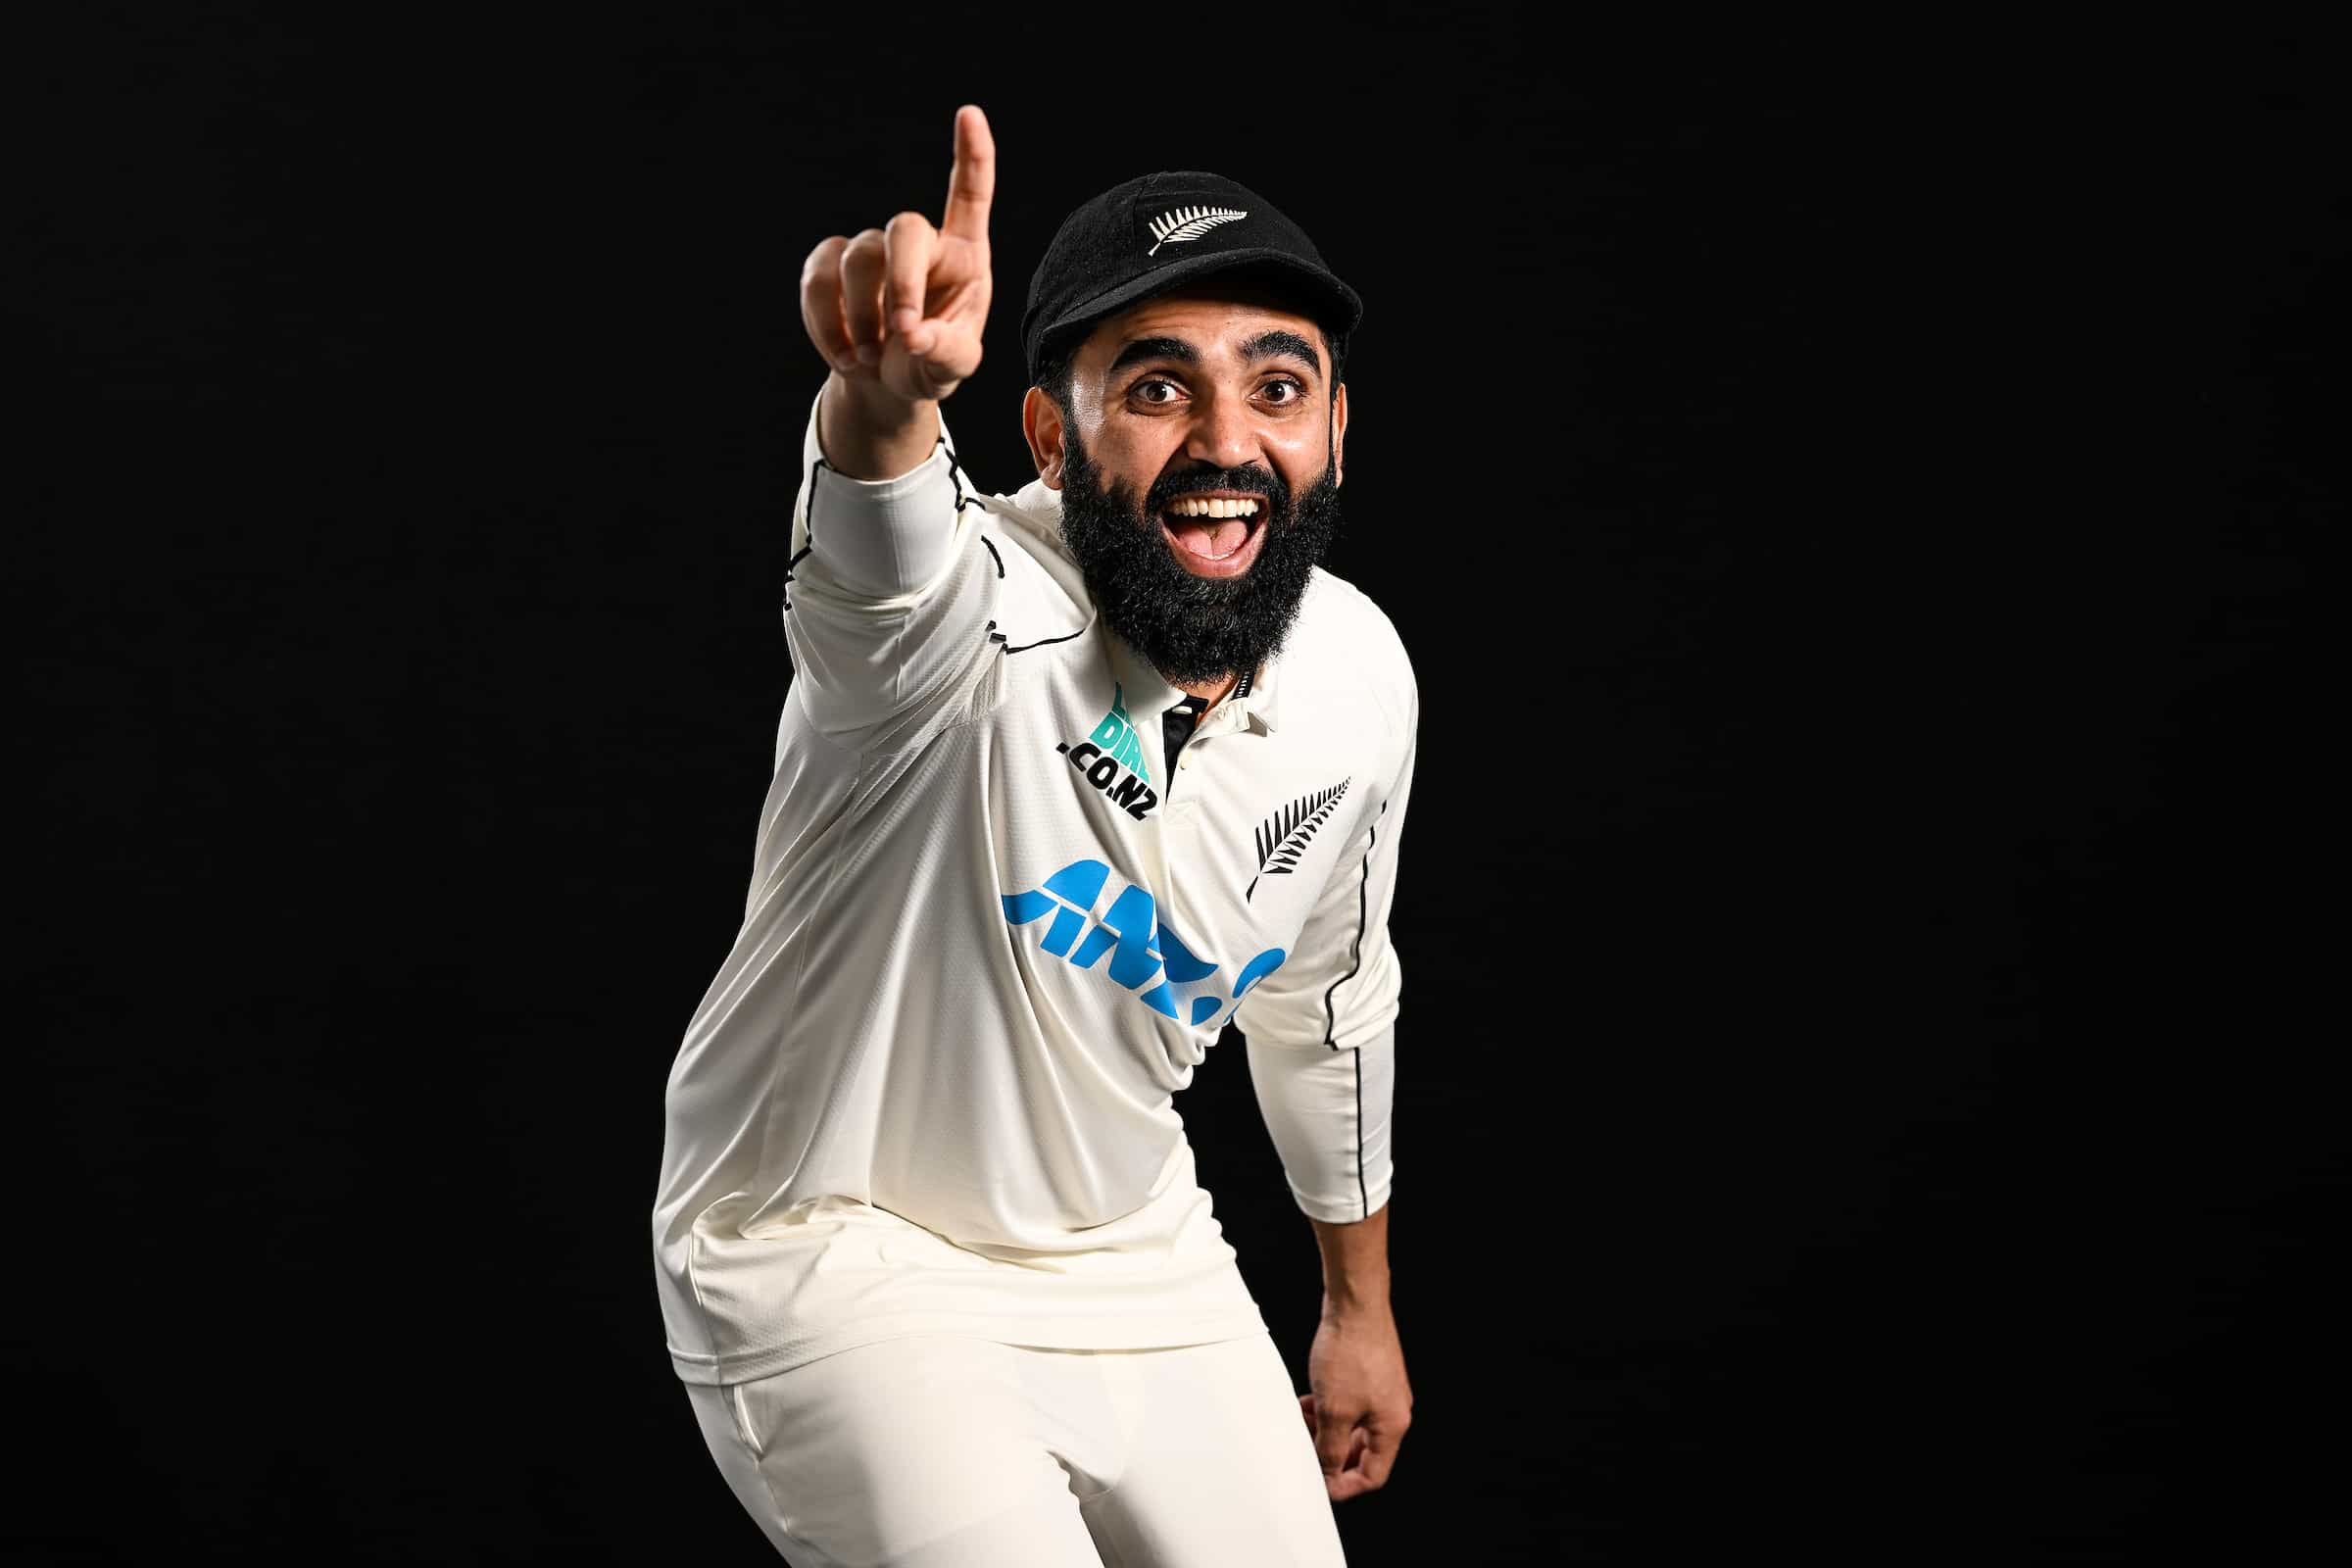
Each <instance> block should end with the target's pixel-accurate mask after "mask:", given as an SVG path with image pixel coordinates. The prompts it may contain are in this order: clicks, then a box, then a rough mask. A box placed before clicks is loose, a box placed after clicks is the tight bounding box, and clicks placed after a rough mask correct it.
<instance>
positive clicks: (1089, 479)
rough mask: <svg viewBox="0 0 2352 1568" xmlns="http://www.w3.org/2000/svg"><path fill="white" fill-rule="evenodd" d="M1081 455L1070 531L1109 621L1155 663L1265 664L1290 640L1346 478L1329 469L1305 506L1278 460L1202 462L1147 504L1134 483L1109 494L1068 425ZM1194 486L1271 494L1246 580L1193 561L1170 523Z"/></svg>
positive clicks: (1230, 672)
mask: <svg viewBox="0 0 2352 1568" xmlns="http://www.w3.org/2000/svg"><path fill="white" fill-rule="evenodd" d="M1062 430H1063V435H1062V439H1063V441H1064V443H1065V444H1066V445H1067V446H1068V448H1069V452H1068V456H1067V459H1066V461H1065V464H1064V468H1063V475H1062V481H1061V537H1062V541H1063V543H1065V544H1067V545H1068V546H1069V548H1070V554H1071V555H1072V556H1073V557H1075V558H1076V560H1077V562H1078V569H1079V573H1080V575H1081V576H1083V577H1084V578H1085V580H1086V588H1087V592H1088V593H1090V594H1092V595H1093V596H1094V600H1095V604H1096V606H1097V608H1098V609H1099V610H1100V611H1101V612H1102V615H1103V623H1104V624H1105V625H1107V626H1108V627H1109V628H1110V629H1111V630H1112V631H1114V632H1116V633H1117V634H1118V635H1119V637H1120V638H1121V639H1123V640H1124V641H1125V642H1126V643H1127V645H1128V646H1129V647H1130V648H1133V649H1134V650H1135V651H1136V652H1137V653H1139V654H1141V655H1142V656H1143V657H1144V658H1145V659H1146V660H1148V661H1150V662H1151V663H1152V666H1153V667H1154V668H1156V669H1157V670H1158V671H1159V672H1160V674H1161V675H1163V676H1165V677H1166V678H1167V680H1168V681H1169V683H1170V684H1180V683H1183V682H1188V681H1192V682H1199V681H1217V680H1223V679H1226V678H1227V677H1229V676H1232V677H1238V676H1240V675H1241V674H1243V673H1244V672H1249V673H1255V671H1256V669H1257V666H1258V665H1259V663H1260V662H1263V661H1264V660H1265V659H1266V657H1267V656H1268V655H1270V654H1273V653H1275V652H1276V651H1277V650H1279V649H1280V648H1281V647H1282V641H1283V638H1284V637H1286V636H1287V635H1289V633H1290V629H1291V625H1292V623H1293V622H1294V621H1296V620H1297V619H1298V618H1299V598H1300V597H1301V596H1302V595H1303V594H1304V593H1305V592H1306V584H1307V578H1308V576H1309V574H1310V573H1311V572H1312V571H1313V570H1314V568H1315V565H1316V564H1317V563H1318V562H1320V561H1321V560H1322V559H1323V556H1324V553H1325V552H1326V551H1327V550H1329V549H1330V548H1331V541H1332V540H1333V538H1334V537H1336V536H1337V535H1338V533H1339V531H1340V488H1339V476H1338V474H1337V472H1336V471H1335V469H1334V466H1331V465H1326V466H1325V467H1324V469H1323V473H1322V475H1321V477H1319V478H1317V479H1316V480H1315V482H1314V483H1312V484H1310V485H1308V486H1307V488H1306V490H1305V491H1304V492H1303V493H1301V494H1300V495H1299V496H1298V498H1297V503H1296V505H1294V504H1293V498H1292V495H1291V491H1290V487H1289V486H1287V485H1285V484H1284V483H1283V480H1282V476H1281V475H1280V474H1278V473H1275V472H1272V471H1271V470H1268V469H1259V468H1243V469H1241V470H1239V471H1238V472H1233V473H1227V472H1224V471H1222V470H1219V469H1206V470H1203V469H1198V468H1196V469H1193V470H1191V471H1190V472H1186V473H1179V474H1173V475H1165V476H1163V477H1162V478H1161V479H1160V480H1159V482H1158V483H1156V484H1154V485H1153V486H1152V493H1151V495H1150V496H1149V497H1147V498H1146V500H1145V503H1144V504H1141V505H1139V504H1138V503H1137V501H1136V498H1135V490H1134V487H1133V486H1131V485H1128V484H1125V483H1114V484H1112V485H1111V487H1110V489H1109V491H1108V493H1107V494H1105V493H1104V491H1103V488H1102V486H1101V483H1100V481H1101V478H1102V470H1101V469H1100V468H1098V467H1096V466H1095V464H1094V460H1093V459H1092V458H1090V457H1089V456H1088V455H1087V452H1086V448H1085V447H1084V446H1082V445H1081V444H1080V443H1079V440H1078V432H1077V431H1076V430H1074V429H1072V428H1070V427H1069V426H1068V425H1067V424H1064V425H1063V427H1062ZM1189 490H1238V491H1244V492H1247V493H1249V494H1251V495H1255V496H1258V497H1260V498H1261V499H1260V502H1259V507H1260V510H1261V512H1263V514H1264V520H1263V521H1261V522H1259V524H1258V527H1259V528H1260V529H1262V530H1263V531H1264V534H1265V537H1264V538H1262V539H1260V540H1259V541H1258V543H1257V559H1256V560H1255V561H1252V562H1251V563H1250V569H1249V570H1247V571H1245V572H1243V573H1242V574H1241V575H1240V576H1238V577H1201V576H1197V575H1195V574H1194V573H1193V572H1191V571H1188V570H1186V569H1185V565H1184V563H1182V562H1181V561H1178V560H1177V559H1176V555H1175V552H1174V551H1173V550H1172V549H1171V548H1170V547H1169V545H1168V541H1167V538H1166V536H1165V535H1164V534H1163V533H1162V532H1161V531H1160V526H1159V517H1160V513H1161V511H1162V510H1163V509H1164V508H1166V507H1167V506H1168V505H1169V503H1171V502H1173V501H1174V500H1175V499H1176V498H1177V497H1178V496H1180V495H1182V494H1184V493H1185V492H1186V491H1189Z"/></svg>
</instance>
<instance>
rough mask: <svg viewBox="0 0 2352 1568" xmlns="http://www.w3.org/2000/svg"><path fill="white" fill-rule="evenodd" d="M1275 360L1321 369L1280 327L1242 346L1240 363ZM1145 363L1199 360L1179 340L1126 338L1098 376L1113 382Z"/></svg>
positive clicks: (1310, 349)
mask: <svg viewBox="0 0 2352 1568" xmlns="http://www.w3.org/2000/svg"><path fill="white" fill-rule="evenodd" d="M1277 357H1286V358H1291V359H1297V360H1300V361H1303V362H1304V363H1305V365H1306V368H1308V369H1309V370H1312V371H1314V372H1316V373H1317V374H1320V373H1321V372H1322V369H1323V365H1322V362H1321V361H1319V360H1317V359H1316V358H1315V346H1314V345H1313V344H1312V343H1309V342H1308V341H1307V340H1306V339H1304V338H1302V337H1300V336H1299V334H1298V333H1296V332H1293V331H1289V330H1287V329H1286V328H1283V327H1279V326H1277V327H1274V328H1272V329H1270V330H1268V331H1264V332H1260V333H1258V334H1257V336H1255V337H1252V338H1248V339H1245V340H1244V341H1243V343H1242V359H1243V361H1244V362H1245V363H1248V362H1250V361H1253V360H1267V359H1274V358H1277ZM1146 360H1174V361H1176V362H1177V363H1179V364H1182V365H1199V364H1200V363H1201V356H1200V354H1199V352H1198V351H1196V350H1195V349H1194V347H1193V346H1192V345H1191V344H1190V343H1187V342H1186V341H1185V340H1184V339H1182V338H1180V337H1139V338H1130V339H1129V340H1128V341H1127V342H1126V343H1125V344H1124V345H1122V346H1121V348H1120V349H1119V352H1118V353H1117V355H1115V356H1114V357H1113V358H1112V359H1111V362H1110V368H1109V369H1107V370H1104V371H1103V379H1105V380H1110V379H1114V378H1116V377H1117V375H1118V373H1119V372H1120V371H1121V370H1124V369H1126V368H1128V367H1129V366H1131V365H1140V364H1142V363H1143V362H1144V361H1146Z"/></svg>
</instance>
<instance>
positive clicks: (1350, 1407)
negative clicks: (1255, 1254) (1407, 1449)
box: [1299, 1307, 1413, 1502]
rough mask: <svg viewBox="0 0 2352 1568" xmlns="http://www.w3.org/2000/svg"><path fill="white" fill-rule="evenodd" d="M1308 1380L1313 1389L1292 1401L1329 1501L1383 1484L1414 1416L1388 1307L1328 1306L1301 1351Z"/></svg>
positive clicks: (1400, 1349)
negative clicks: (1306, 1347) (1312, 1338)
mask: <svg viewBox="0 0 2352 1568" xmlns="http://www.w3.org/2000/svg"><path fill="white" fill-rule="evenodd" d="M1306 1380H1307V1383H1308V1384H1309V1385H1310V1386H1311V1387H1312V1388H1313V1390H1314V1392H1313V1393H1312V1394H1301V1395H1300V1396H1299V1412H1300V1413H1301V1414H1303V1415H1304V1416H1305V1417H1306V1430H1307V1432H1308V1433H1309V1434H1310V1435H1311V1436H1312V1437H1313V1438H1314V1440H1315V1457H1316V1458H1317V1459H1319V1460H1320V1461H1321V1462H1322V1465H1323V1490H1324V1491H1325V1492H1327V1493H1329V1494H1330V1495H1331V1500H1332V1501H1334V1502H1345V1501H1346V1500H1347V1499H1348V1498H1349V1497H1357V1496H1361V1495H1363V1494H1365V1493H1367V1492H1370V1491H1373V1490H1374V1489H1376V1488H1378V1487H1380V1486H1381V1485H1383V1484H1384V1483H1385V1482H1387V1480H1388V1479H1389V1467H1390V1466H1391V1465H1393V1464H1395V1463H1396V1462H1397V1445H1398V1444H1399V1443H1401V1442H1403V1441H1404V1429H1405V1428H1406V1427H1408V1426H1410V1425H1412V1419H1413V1414H1412V1412H1413V1390H1412V1386H1411V1385H1410V1384H1409V1383H1407V1382H1406V1381H1405V1378H1404V1348H1403V1347H1402V1346H1401V1345H1399V1344H1398V1343H1397V1319H1396V1318H1395V1316H1393V1315H1392V1314H1391V1313H1390V1312H1389V1311H1388V1310H1387V1308H1386V1307H1382V1308H1379V1309H1377V1310H1364V1311H1358V1312H1334V1311H1332V1310H1330V1309H1329V1308H1328V1307H1327V1308H1326V1309H1325V1311H1324V1313H1323V1323H1322V1326H1321V1327H1319V1328H1317V1329H1316V1330H1315V1343H1314V1346H1313V1348H1310V1349H1309V1350H1308V1351H1307V1355H1306Z"/></svg>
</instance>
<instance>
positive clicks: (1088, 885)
mask: <svg viewBox="0 0 2352 1568" xmlns="http://www.w3.org/2000/svg"><path fill="white" fill-rule="evenodd" d="M1109 880H1110V867H1109V866H1107V865H1104V864H1103V862H1102V861H1101V860H1072V861H1071V862H1070V863H1069V864H1067V865H1065V866H1063V867H1062V868H1061V869H1060V870H1058V871H1056V872H1054V874H1053V875H1052V876H1050V877H1048V878H1046V880H1045V885H1044V886H1042V887H1038V888H1033V889H1031V890H1030V891H1028V892H1026V893H1009V894H999V895H998V897H999V898H1001V899H1002V900H1003V901H1004V904H1005V920H1006V921H1007V922H1009V923H1010V924H1012V925H1014V926H1024V925H1029V924H1031V923H1032V922H1034V921H1037V920H1042V919H1044V918H1045V917H1046V916H1047V915H1049V914H1050V915H1052V916H1053V917H1054V918H1053V919H1052V920H1050V921H1048V922H1047V924H1046V929H1045V933H1044V935H1043V936H1041V937H1040V938H1039V940H1038V947H1039V948H1040V949H1042V950H1043V951H1045V952H1047V953H1050V954H1052V955H1053V956H1054V957H1056V958H1061V959H1064V960H1066V961H1068V962H1070V963H1072V964H1075V965H1076V966H1077V967H1079V968H1081V969H1092V968H1093V967H1094V966H1095V965H1096V964H1098V963H1101V962H1102V961H1103V958H1104V957H1105V956H1107V957H1108V958H1109V959H1110V964H1109V967H1108V969H1107V970H1106V973H1107V975H1108V977H1109V979H1110V982H1111V984H1113V985H1116V986H1121V987H1124V988H1125V989H1127V990H1129V991H1132V992H1135V993H1137V994H1138V996H1139V997H1140V998H1141V1000H1142V1002H1143V1004H1144V1005H1145V1006H1147V1007H1150V1008H1151V1009H1152V1011H1153V1012H1156V1013H1159V1014H1160V1015H1162V1016H1163V1017H1168V1018H1173V1019H1175V1020H1176V1021H1177V1022H1179V1023H1190V1024H1191V1025H1192V1026H1193V1027H1194V1028H1196V1029H1198V1028H1200V1027H1201V1026H1202V1025H1204V1024H1206V1023H1208V1022H1209V1021H1210V1020H1211V1019H1216V1021H1217V1024H1218V1026H1219V1027H1220V1028H1221V1027H1223V1025H1224V1023H1225V1021H1226V1020H1227V1019H1230V1018H1231V1016H1232V1014H1231V1013H1230V1012H1227V1013H1226V1015H1225V1018H1218V1017H1217V1015H1218V1014H1219V1013H1220V1012H1225V1009H1226V1006H1227V1005H1228V1004H1231V1005H1232V1006H1233V1007H1234V1009H1235V1010H1237V1011H1238V1010H1239V1009H1240V1007H1241V1004H1242V999H1243V998H1244V997H1246V996H1248V995H1249V994H1250V987H1252V986H1254V985H1256V984H1257V983H1258V982H1259V981H1260V980H1263V979H1264V978H1265V977H1266V976H1267V975H1269V974H1272V973H1273V972H1274V971H1275V970H1276V969H1279V968H1281V967H1282V961H1283V959H1284V957H1286V956H1287V955H1286V954H1285V953H1284V952H1283V950H1282V949H1280V948H1268V949H1267V950H1266V951H1265V952H1263V953H1261V954H1259V955H1258V956H1256V957H1254V958H1251V959H1250V961H1249V962H1248V963H1245V964H1243V965H1242V971H1241V973H1240V974H1239V975H1237V976H1235V978H1234V982H1233V984H1232V986H1231V987H1230V988H1228V987H1227V986H1226V984H1225V982H1224V977H1223V975H1222V974H1221V973H1220V972H1219V968H1218V965H1217V964H1216V963H1215V961H1214V960H1212V959H1208V958H1202V957H1198V956H1195V955H1194V953H1193V950H1192V949H1190V948H1188V947H1186V946H1185V945H1184V943H1183V942H1181V941H1179V940H1178V939H1177V936H1176V933H1175V932H1173V931H1171V930H1169V929H1168V928H1167V927H1166V926H1165V925H1163V924H1161V923H1160V920H1159V908H1158V905H1157V904H1156V902H1155V901H1154V900H1153V899H1152V895H1151V894H1150V893H1147V892H1146V891H1144V889H1142V888H1140V887H1135V886H1132V885H1130V886H1128V887H1126V888H1124V889H1122V890H1121V891H1120V893H1119V896H1118V897H1117V898H1116V899H1114V900H1112V901H1111V905H1110V907H1109V908H1107V909H1105V910H1103V912H1102V913H1101V914H1097V913H1095V912H1094V909H1095V906H1096V905H1097V904H1099V903H1101V902H1102V898H1103V884H1105V883H1106V882H1108V881H1109ZM1081 932H1084V933H1085V940H1083V941H1081V940H1080V939H1079V933H1081Z"/></svg>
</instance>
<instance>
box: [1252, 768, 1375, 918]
mask: <svg viewBox="0 0 2352 1568" xmlns="http://www.w3.org/2000/svg"><path fill="white" fill-rule="evenodd" d="M1353 776H1354V775H1353V774H1350V775H1348V777H1349V778H1352V777H1353ZM1347 793H1348V779H1345V778H1344V779H1342V780H1340V781H1339V782H1338V783H1337V784H1334V785H1333V786H1332V787H1331V788H1329V789H1327V790H1318V791H1316V792H1315V793H1314V794H1312V795H1301V796H1299V799H1297V800H1295V801H1293V802H1292V803H1291V804H1290V805H1288V806H1286V807H1284V808H1283V809H1281V810H1279V811H1276V812H1275V813H1274V814H1273V815H1272V816H1269V817H1267V818H1266V819H1265V820H1264V821H1263V822H1260V823H1258V824H1257V875H1256V876H1253V877H1251V878H1250V888H1249V891H1248V892H1245V893H1244V894H1243V895H1242V902H1243V903H1244V904H1247V903H1249V902H1250V895H1251V894H1253V893H1255V892H1256V891H1257V884H1258V883H1259V882H1260V881H1261V880H1263V879H1264V878H1266V877H1270V876H1289V875H1290V874H1291V873H1292V872H1293V871H1295V870H1297V869H1298V868H1299V861H1300V860H1301V859H1303V858H1305V857H1306V851H1307V847H1308V846H1309V845H1310V844H1312V843H1313V842H1314V839H1315V834H1316V833H1317V832H1319V831H1321V829H1322V827H1323V824H1324V823H1325V822H1327V821H1329V820H1330V819H1331V813H1332V812H1333V811H1334V810H1336V809H1338V808H1339V804H1340V797H1341V796H1343V795H1345V794H1347Z"/></svg>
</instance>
